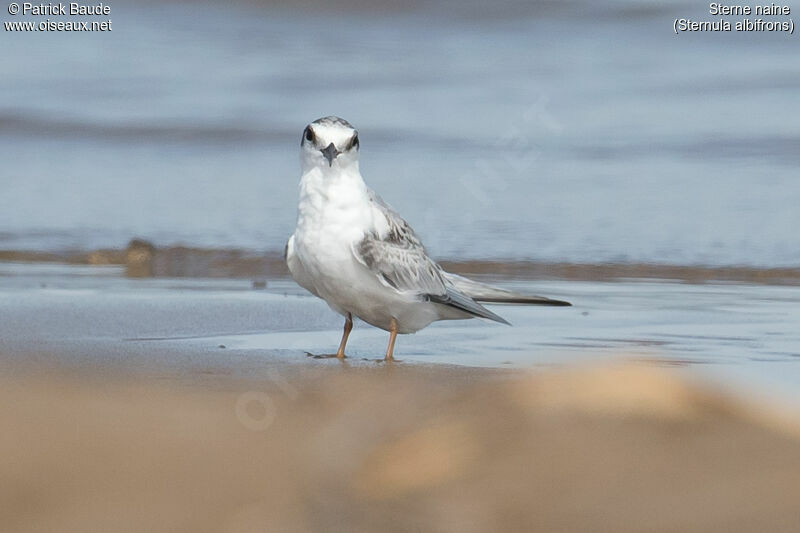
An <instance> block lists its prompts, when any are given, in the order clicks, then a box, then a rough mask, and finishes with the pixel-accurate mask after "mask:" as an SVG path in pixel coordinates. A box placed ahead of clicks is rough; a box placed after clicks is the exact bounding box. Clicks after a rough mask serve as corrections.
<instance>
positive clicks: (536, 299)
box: [444, 272, 572, 306]
mask: <svg viewBox="0 0 800 533" xmlns="http://www.w3.org/2000/svg"><path fill="white" fill-rule="evenodd" d="M444 277H445V279H446V280H447V281H449V282H450V283H451V284H452V285H453V287H454V288H455V289H456V290H458V291H459V292H462V293H464V294H466V295H467V296H469V297H470V298H472V299H473V300H475V301H476V302H484V303H497V304H525V305H552V306H569V305H572V304H571V303H569V302H565V301H564V300H553V299H551V298H545V297H544V296H534V295H528V294H520V293H517V292H514V291H509V290H506V289H500V288H498V287H492V286H491V285H487V284H485V283H480V282H478V281H474V280H471V279H469V278H465V277H463V276H459V275H458V274H451V273H450V272H445V273H444Z"/></svg>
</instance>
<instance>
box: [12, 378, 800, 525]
mask: <svg viewBox="0 0 800 533" xmlns="http://www.w3.org/2000/svg"><path fill="white" fill-rule="evenodd" d="M0 427H2V428H3V431H2V432H0V479H2V480H3V481H2V483H1V484H0V529H1V530H2V531H7V532H17V531H19V532H22V531H81V532H87V531H227V532H240V531H412V530H413V531H454V532H455V531H458V532H464V531H615V532H624V531H704V532H708V531H720V532H722V531H724V532H732V531H742V532H750V531H773V532H779V531H787V532H788V531H797V530H798V528H800V513H798V511H797V498H796V496H797V494H798V492H800V441H798V436H800V431H798V427H800V426H798V425H797V423H796V421H793V420H790V419H787V418H783V417H781V416H778V415H776V413H775V412H774V411H770V410H769V409H758V408H755V407H753V406H751V405H750V404H749V403H747V402H743V401H742V400H741V399H739V398H731V397H728V396H726V395H724V394H720V393H718V392H715V391H713V390H710V389H708V388H706V387H702V386H697V385H696V384H693V383H692V382H688V381H686V380H685V379H684V378H680V377H678V376H676V375H675V374H674V373H673V371H672V370H669V369H666V368H655V367H653V366H652V365H646V366H645V365H642V364H624V365H610V366H601V367H586V368H582V369H571V370H562V371H559V372H552V371H549V372H537V373H535V374H528V373H526V372H500V371H495V370H475V369H465V368H457V367H446V366H422V365H410V366H409V365H393V366H391V367H387V366H384V365H377V364H372V365H357V366H347V365H338V364H337V365H325V366H314V365H307V366H304V367H298V366H293V367H275V368H274V371H273V372H272V373H271V375H270V376H269V377H268V378H265V379H258V380H248V381H241V380H235V379H227V378H224V379H212V380H205V381H202V382H199V381H197V382H194V383H193V384H191V385H187V384H177V385H176V384H174V383H173V384H170V385H168V386H166V385H165V384H163V383H162V384H159V383H157V382H154V381H153V380H142V379H138V378H137V379H131V378H129V379H120V378H115V379H92V378H86V377H85V376H83V377H80V376H77V375H75V374H70V373H67V374H64V373H62V372H43V371H42V369H39V370H37V371H32V370H30V369H29V370H27V371H19V370H16V371H13V372H4V376H3V378H2V379H1V380H0Z"/></svg>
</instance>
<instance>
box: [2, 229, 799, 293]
mask: <svg viewBox="0 0 800 533" xmlns="http://www.w3.org/2000/svg"><path fill="white" fill-rule="evenodd" d="M0 262H9V263H31V264H48V263H61V264H67V265H83V266H119V267H124V275H125V276H127V277H132V278H149V277H154V278H170V277H174V278H233V279H235V278H251V279H254V280H262V279H270V278H271V279H281V278H288V277H289V272H288V270H287V268H286V264H285V262H284V259H283V255H282V254H281V253H278V252H257V251H253V250H244V249H224V248H198V247H190V246H168V247H161V248H159V247H156V246H154V245H152V244H151V243H148V242H146V241H141V240H134V241H131V243H130V244H129V245H128V246H127V247H126V248H118V249H98V250H65V251H35V250H0ZM439 263H440V264H441V265H442V267H443V268H444V269H445V270H447V271H450V272H453V273H456V274H460V275H466V276H475V277H487V278H495V279H506V280H512V279H517V280H521V281H530V280H554V281H601V282H602V281H608V282H612V281H619V280H630V279H643V280H650V279H653V280H656V279H657V280H674V281H677V282H681V283H688V284H703V283H710V282H732V283H748V284H758V285H778V286H800V267H758V266H747V265H724V266H723V265H673V264H668V263H645V262H631V263H625V262H620V263H595V264H589V263H573V262H554V261H534V260H514V259H511V260H502V259H498V260H490V259H443V260H439Z"/></svg>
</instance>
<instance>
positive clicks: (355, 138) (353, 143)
mask: <svg viewBox="0 0 800 533" xmlns="http://www.w3.org/2000/svg"><path fill="white" fill-rule="evenodd" d="M358 146H359V145H358V133H356V134H355V135H353V139H352V140H351V141H350V148H358Z"/></svg>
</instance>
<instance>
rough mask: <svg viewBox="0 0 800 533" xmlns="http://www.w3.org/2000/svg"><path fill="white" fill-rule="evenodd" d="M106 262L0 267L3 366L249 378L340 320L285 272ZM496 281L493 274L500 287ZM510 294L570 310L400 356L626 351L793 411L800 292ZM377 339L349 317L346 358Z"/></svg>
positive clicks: (462, 325) (469, 358) (333, 337)
mask: <svg viewBox="0 0 800 533" xmlns="http://www.w3.org/2000/svg"><path fill="white" fill-rule="evenodd" d="M121 274H122V271H121V269H120V268H117V267H105V268H103V267H74V266H73V267H65V266H60V265H43V266H38V267H34V266H31V265H21V264H10V263H0V315H1V316H3V320H2V321H0V354H2V356H3V358H4V359H7V360H8V361H12V362H14V361H16V362H23V363H29V362H40V363H45V364H56V365H59V366H64V367H77V368H79V369H80V370H82V371H83V372H87V371H88V372H93V371H94V372H104V371H114V370H121V371H123V372H133V373H144V374H147V375H157V376H161V377H164V378H165V379H179V378H181V377H186V376H191V375H198V374H200V373H202V374H203V375H208V374H212V375H213V374H225V375H234V376H241V377H247V376H258V375H262V374H264V373H265V372H269V371H270V369H271V368H273V367H274V363H296V364H301V365H328V364H339V362H338V361H336V360H318V359H312V358H309V357H308V356H307V355H306V353H307V352H310V353H313V354H324V353H331V352H332V351H335V348H336V347H337V346H338V342H339V337H340V335H341V326H342V320H341V317H339V316H338V315H336V314H335V313H333V312H332V311H330V309H328V307H327V306H326V305H325V304H324V303H323V302H322V301H321V300H319V299H317V298H314V297H312V296H310V295H308V294H307V293H305V292H304V291H302V290H301V289H299V288H298V287H297V286H296V285H295V284H294V283H292V282H291V281H288V280H283V279H277V280H269V281H268V284H267V288H266V289H264V290H254V289H253V288H252V284H251V282H249V281H244V280H199V279H188V280H187V279H180V280H179V279H147V280H130V279H126V278H124V277H122V275H121ZM501 283H502V282H501ZM503 284H504V285H506V286H511V287H513V288H515V289H519V290H525V291H530V292H535V293H538V294H544V295H547V296H551V297H555V298H563V299H567V300H569V301H571V302H572V303H573V304H574V307H570V308H546V307H524V306H492V309H493V310H495V311H496V312H497V313H499V314H501V315H502V316H504V317H505V318H507V319H508V320H509V321H510V322H511V323H512V324H514V326H513V327H507V326H502V325H500V324H496V323H489V322H483V321H477V320H472V321H453V322H440V323H436V324H434V325H432V326H430V327H429V328H426V329H424V330H423V331H421V332H419V333H417V334H415V335H406V336H401V337H400V338H399V339H398V343H397V347H396V357H398V359H400V360H401V361H403V362H404V363H405V364H412V363H436V364H455V365H468V366H482V367H497V368H520V367H521V368H530V367H542V366H548V367H549V366H557V365H563V364H569V363H574V362H578V361H604V360H608V359H611V358H614V357H618V356H627V357H633V358H641V359H646V360H650V361H654V362H656V363H658V364H668V365H677V366H682V367H684V368H685V369H686V371H687V372H689V373H690V374H693V375H698V376H704V377H710V378H712V379H714V380H718V381H720V382H722V383H723V384H726V385H728V386H731V387H735V388H745V389H749V390H754V391H758V392H762V393H768V394H770V395H777V396H779V397H780V398H781V399H785V400H787V401H789V402H791V403H792V404H793V405H796V406H797V407H800V392H798V388H797V383H800V328H798V324H800V305H798V304H800V288H799V287H770V286H756V285H743V284H705V285H688V284H682V283H674V282H654V281H647V282H644V281H636V280H630V281H626V282H616V283H598V282H562V281H559V282H555V281H547V282H544V281H542V282H530V283H527V282H526V283H517V284H509V283H503ZM387 339H388V335H387V333H386V332H384V331H382V330H378V329H375V328H372V327H370V326H368V325H365V324H362V323H357V325H356V328H355V329H354V331H353V334H352V335H351V338H350V343H349V347H348V353H349V355H350V359H349V364H378V363H374V362H373V361H374V360H375V359H376V358H379V357H380V356H381V355H382V353H383V352H384V350H385V346H386V342H387Z"/></svg>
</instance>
